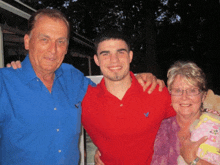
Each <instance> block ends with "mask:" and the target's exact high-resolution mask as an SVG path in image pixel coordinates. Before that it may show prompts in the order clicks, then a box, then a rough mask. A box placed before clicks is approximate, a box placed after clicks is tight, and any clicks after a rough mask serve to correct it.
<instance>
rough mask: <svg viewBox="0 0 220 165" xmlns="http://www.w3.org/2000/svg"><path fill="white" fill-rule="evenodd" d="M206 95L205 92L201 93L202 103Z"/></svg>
mask: <svg viewBox="0 0 220 165" xmlns="http://www.w3.org/2000/svg"><path fill="white" fill-rule="evenodd" d="M206 95H207V92H203V94H202V103H203V102H204V101H205V98H206Z"/></svg>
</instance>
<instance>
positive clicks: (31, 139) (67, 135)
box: [0, 56, 94, 165]
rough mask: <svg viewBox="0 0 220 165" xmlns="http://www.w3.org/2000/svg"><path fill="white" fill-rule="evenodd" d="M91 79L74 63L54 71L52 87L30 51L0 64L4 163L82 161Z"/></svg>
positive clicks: (27, 164) (51, 164) (29, 164)
mask: <svg viewBox="0 0 220 165" xmlns="http://www.w3.org/2000/svg"><path fill="white" fill-rule="evenodd" d="M89 84H92V85H94V84H93V83H92V81H91V80H90V79H88V78H86V77H84V75H83V74H82V73H81V72H80V71H79V70H77V69H75V68H74V67H73V66H71V65H68V64H62V65H61V67H60V68H59V69H58V70H57V71H56V72H55V79H54V83H53V87H52V92H51V93H50V92H49V91H48V89H47V88H46V87H45V86H44V84H43V83H42V81H41V80H40V79H39V78H38V77H37V76H36V74H35V72H34V70H33V68H32V66H31V63H30V60H29V57H28V56H27V57H26V58H25V60H24V61H23V62H22V68H21V69H17V70H14V69H12V68H3V69H0V131H1V132H0V139H1V146H0V148H1V151H0V154H1V155H0V156H1V157H0V160H1V164H2V165H5V164H7V165H8V164H9V165H15V164H16V165H32V164H33V165H41V164H42V165H44V164H45V165H56V164H65V165H72V164H73V165H77V164H78V162H79V149H78V142H79V134H80V125H81V102H82V99H83V97H84V95H85V93H86V91H87V87H88V85H89Z"/></svg>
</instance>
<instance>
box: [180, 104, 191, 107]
mask: <svg viewBox="0 0 220 165" xmlns="http://www.w3.org/2000/svg"><path fill="white" fill-rule="evenodd" d="M180 105H181V106H182V107H188V106H190V105H191V104H180Z"/></svg>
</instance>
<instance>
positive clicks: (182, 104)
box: [171, 75, 205, 118]
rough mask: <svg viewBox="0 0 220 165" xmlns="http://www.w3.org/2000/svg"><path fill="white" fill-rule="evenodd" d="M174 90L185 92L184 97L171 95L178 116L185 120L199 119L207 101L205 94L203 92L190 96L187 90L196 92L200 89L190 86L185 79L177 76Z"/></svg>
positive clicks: (173, 86) (173, 85)
mask: <svg viewBox="0 0 220 165" xmlns="http://www.w3.org/2000/svg"><path fill="white" fill-rule="evenodd" d="M174 89H175V90H180V91H182V90H184V91H183V92H182V95H180V96H174V95H171V100H172V106H173V108H174V110H175V111H176V113H177V115H179V116H181V117H184V118H197V117H199V116H200V107H201V104H202V102H203V101H204V99H205V94H204V92H201V93H199V94H197V95H194V96H189V95H188V94H187V92H186V91H185V90H191V91H194V90H196V89H198V87H197V86H194V85H192V84H190V83H189V82H187V80H186V79H185V78H184V77H182V76H180V75H177V76H176V78H175V79H174V82H173V84H172V88H171V90H174ZM192 93H193V92H192Z"/></svg>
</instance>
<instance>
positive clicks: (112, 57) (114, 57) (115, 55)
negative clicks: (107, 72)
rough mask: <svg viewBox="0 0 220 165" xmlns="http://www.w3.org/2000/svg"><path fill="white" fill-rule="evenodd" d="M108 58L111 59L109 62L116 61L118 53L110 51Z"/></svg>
mask: <svg viewBox="0 0 220 165" xmlns="http://www.w3.org/2000/svg"><path fill="white" fill-rule="evenodd" d="M110 60H111V62H118V60H119V58H118V53H112V54H111V55H110Z"/></svg>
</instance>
